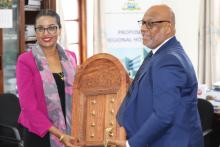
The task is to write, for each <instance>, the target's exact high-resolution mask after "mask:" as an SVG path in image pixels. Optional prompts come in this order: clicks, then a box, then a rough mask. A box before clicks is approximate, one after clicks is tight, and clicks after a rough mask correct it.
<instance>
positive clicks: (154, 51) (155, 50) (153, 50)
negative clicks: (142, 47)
mask: <svg viewBox="0 0 220 147" xmlns="http://www.w3.org/2000/svg"><path fill="white" fill-rule="evenodd" d="M171 38H173V36H172V37H170V38H168V39H166V40H165V41H164V42H163V43H161V44H160V45H159V46H158V47H156V48H155V49H151V51H152V53H153V54H155V53H156V52H157V50H158V49H159V48H160V47H161V46H162V45H164V44H165V43H166V42H167V41H169V40H170V39H171Z"/></svg>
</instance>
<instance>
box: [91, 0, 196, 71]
mask: <svg viewBox="0 0 220 147" xmlns="http://www.w3.org/2000/svg"><path fill="white" fill-rule="evenodd" d="M106 1H110V0H106ZM123 1H125V2H126V0H123ZM136 2H138V0H136ZM148 2H149V4H150V5H153V4H157V3H164V4H167V5H169V6H170V7H171V8H172V9H173V11H174V13H175V15H176V32H177V34H176V36H177V38H178V40H179V41H180V42H181V43H182V45H183V47H184V49H185V51H186V52H187V54H188V55H189V57H190V59H191V60H192V63H193V65H194V68H195V70H196V69H197V65H198V26H199V6H200V3H199V0H148ZM87 4H88V5H87V6H88V11H87V19H88V31H89V32H88V35H89V36H88V50H89V51H88V55H89V56H91V55H92V53H93V51H92V50H93V47H92V46H93V43H92V41H93V32H92V30H93V28H92V27H93V25H92V23H93V21H92V19H93V2H92V1H90V0H88V1H87ZM150 5H147V6H146V10H147V9H148V8H149V7H150Z"/></svg>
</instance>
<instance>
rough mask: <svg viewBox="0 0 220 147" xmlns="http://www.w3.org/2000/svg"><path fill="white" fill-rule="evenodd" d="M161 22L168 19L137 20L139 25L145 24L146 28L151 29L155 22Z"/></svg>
mask: <svg viewBox="0 0 220 147" xmlns="http://www.w3.org/2000/svg"><path fill="white" fill-rule="evenodd" d="M163 22H168V23H170V21H167V20H161V21H144V20H139V21H138V24H139V25H140V26H142V25H145V26H146V28H147V29H152V28H153V27H154V25H155V24H157V23H163Z"/></svg>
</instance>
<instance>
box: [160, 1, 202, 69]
mask: <svg viewBox="0 0 220 147" xmlns="http://www.w3.org/2000/svg"><path fill="white" fill-rule="evenodd" d="M163 1H164V3H166V4H168V5H169V6H170V7H171V8H172V9H173V11H174V12H175V14H176V32H177V35H176V36H177V38H178V39H179V41H180V42H181V43H182V45H183V47H184V49H185V51H186V52H187V54H188V55H189V57H190V59H191V60H192V62H193V65H194V68H195V70H196V69H197V65H198V30H199V6H200V3H199V0H163Z"/></svg>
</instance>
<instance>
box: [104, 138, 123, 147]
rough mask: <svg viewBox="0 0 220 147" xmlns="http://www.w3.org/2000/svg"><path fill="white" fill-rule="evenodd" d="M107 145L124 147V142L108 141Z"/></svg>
mask: <svg viewBox="0 0 220 147" xmlns="http://www.w3.org/2000/svg"><path fill="white" fill-rule="evenodd" d="M108 144H110V145H117V146H119V147H126V141H125V140H112V139H109V140H108Z"/></svg>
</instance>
